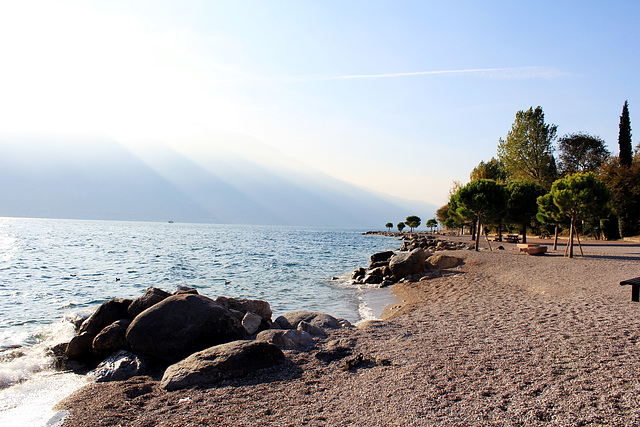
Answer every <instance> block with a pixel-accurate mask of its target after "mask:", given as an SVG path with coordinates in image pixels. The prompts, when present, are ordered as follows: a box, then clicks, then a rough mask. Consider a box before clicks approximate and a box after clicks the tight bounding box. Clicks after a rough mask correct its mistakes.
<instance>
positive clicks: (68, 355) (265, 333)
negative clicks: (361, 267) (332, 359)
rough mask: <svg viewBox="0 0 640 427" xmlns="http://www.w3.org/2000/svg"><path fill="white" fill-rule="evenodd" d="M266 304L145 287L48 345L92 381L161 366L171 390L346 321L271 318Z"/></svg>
mask: <svg viewBox="0 0 640 427" xmlns="http://www.w3.org/2000/svg"><path fill="white" fill-rule="evenodd" d="M271 316H272V312H271V307H270V305H269V303H268V302H266V301H260V300H249V299H235V298H228V297H218V298H217V299H216V300H213V299H211V298H208V297H206V296H203V295H200V294H198V292H197V290H195V289H193V288H181V289H179V290H178V291H176V292H174V293H173V294H170V293H168V292H165V291H163V290H161V289H158V288H154V287H150V288H148V289H147V290H146V291H145V293H144V294H143V295H142V296H140V297H139V298H137V299H135V300H130V299H113V300H111V301H107V302H105V303H103V304H102V305H101V306H100V307H98V309H97V310H96V311H95V312H93V314H91V316H89V317H88V318H85V319H81V318H78V319H75V321H74V324H75V325H76V330H77V334H76V336H75V337H73V338H72V339H71V341H70V342H69V343H64V344H61V345H58V346H56V347H54V348H53V349H52V351H53V353H54V355H55V359H56V360H55V365H56V367H57V368H59V369H71V370H74V371H76V372H87V371H89V372H88V375H89V376H90V377H92V378H93V379H94V380H95V381H114V380H125V379H127V378H130V377H132V376H136V375H144V374H149V373H150V372H151V371H152V370H155V371H154V372H156V374H157V370H158V369H161V371H160V372H161V373H162V381H161V385H162V386H163V387H164V388H166V389H168V390H174V389H178V388H183V387H192V386H196V385H207V384H211V383H214V382H216V381H218V380H221V379H229V378H236V377H240V376H244V375H247V374H248V373H249V372H252V371H254V370H257V369H263V368H268V367H271V366H274V365H277V364H280V363H282V362H283V361H284V360H285V356H284V353H283V352H282V350H283V349H285V350H291V349H295V350H305V349H310V348H312V347H313V346H314V345H315V340H314V337H326V333H325V329H327V328H342V327H350V326H351V325H350V324H349V322H348V321H346V320H344V319H336V318H334V317H332V316H330V315H328V314H324V313H314V312H308V311H296V312H292V313H287V314H285V315H283V316H280V317H278V318H276V319H275V321H272V319H271Z"/></svg>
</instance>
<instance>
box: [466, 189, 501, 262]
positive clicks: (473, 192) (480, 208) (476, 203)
mask: <svg viewBox="0 0 640 427" xmlns="http://www.w3.org/2000/svg"><path fill="white" fill-rule="evenodd" d="M456 198H457V203H458V205H459V206H460V207H459V208H458V209H463V210H466V211H470V212H473V214H474V215H475V217H476V218H477V221H478V227H477V232H476V243H475V250H476V251H477V250H478V245H479V243H480V226H481V225H482V224H486V223H487V222H490V221H493V220H495V219H497V218H498V217H500V216H502V215H504V213H505V210H506V208H507V191H506V189H505V187H504V185H502V184H499V183H497V182H495V181H494V180H491V179H475V180H473V181H471V182H470V183H468V184H467V185H465V186H464V187H462V188H461V189H459V190H458V192H457V194H456Z"/></svg>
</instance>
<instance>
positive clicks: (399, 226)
mask: <svg viewBox="0 0 640 427" xmlns="http://www.w3.org/2000/svg"><path fill="white" fill-rule="evenodd" d="M397 227H398V231H400V232H401V231H402V230H404V222H399V223H398V225H397Z"/></svg>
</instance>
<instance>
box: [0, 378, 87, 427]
mask: <svg viewBox="0 0 640 427" xmlns="http://www.w3.org/2000/svg"><path fill="white" fill-rule="evenodd" d="M88 381H89V380H88V378H87V377H84V376H81V375H76V374H72V373H55V372H51V371H46V372H45V371H43V372H40V373H37V374H34V375H32V376H31V377H30V378H29V380H27V381H24V382H22V383H20V384H15V385H13V386H11V387H8V388H5V389H3V390H0V425H3V426H25V427H26V426H30V427H36V426H47V427H57V426H60V425H62V423H63V422H64V418H65V417H66V412H65V411H56V410H54V409H53V407H54V406H55V405H56V404H57V403H58V402H59V401H60V400H62V399H63V398H65V397H67V396H68V395H70V394H71V393H73V392H74V391H75V390H77V389H79V388H80V387H82V386H83V385H85V384H86V383H87V382H88Z"/></svg>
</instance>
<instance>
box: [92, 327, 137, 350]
mask: <svg viewBox="0 0 640 427" xmlns="http://www.w3.org/2000/svg"><path fill="white" fill-rule="evenodd" d="M130 324H131V320H129V319H120V320H117V321H115V322H113V323H112V324H110V325H109V326H107V327H106V328H104V329H103V330H101V331H100V333H99V334H98V335H96V337H95V338H94V339H93V352H94V354H96V355H107V354H111V353H113V352H115V351H118V350H126V349H128V348H129V344H128V343H127V339H126V334H127V328H128V327H129V325H130Z"/></svg>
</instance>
